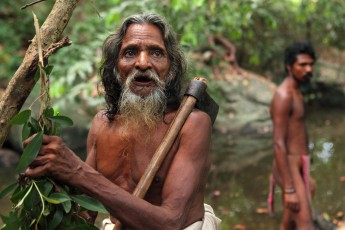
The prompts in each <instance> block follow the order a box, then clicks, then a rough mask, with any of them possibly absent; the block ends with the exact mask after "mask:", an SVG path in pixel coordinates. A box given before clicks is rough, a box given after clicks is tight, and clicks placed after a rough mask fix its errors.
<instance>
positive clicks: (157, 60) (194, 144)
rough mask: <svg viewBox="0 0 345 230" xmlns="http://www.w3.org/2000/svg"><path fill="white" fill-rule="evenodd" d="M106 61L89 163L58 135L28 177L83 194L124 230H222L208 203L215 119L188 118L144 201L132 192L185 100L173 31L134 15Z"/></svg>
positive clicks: (113, 38)
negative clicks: (46, 178)
mask: <svg viewBox="0 0 345 230" xmlns="http://www.w3.org/2000/svg"><path fill="white" fill-rule="evenodd" d="M103 55H104V62H103V65H102V67H101V71H100V72H101V77H102V84H103V86H104V89H105V99H106V103H107V109H106V110H104V111H100V112H99V113H98V114H97V115H96V116H95V118H94V120H93V122H92V126H91V129H90V131H89V135H88V140H87V159H86V163H84V162H83V161H81V160H80V159H79V158H78V157H77V156H76V155H75V154H74V153H73V152H72V151H71V150H70V149H69V148H68V147H67V146H65V145H64V143H63V142H62V140H61V139H60V138H59V137H54V136H44V138H43V147H42V148H41V150H40V153H39V156H38V157H37V158H36V160H35V161H34V162H33V164H32V165H31V166H32V167H30V168H29V169H27V170H26V175H28V176H29V177H34V178H35V177H39V176H43V175H50V176H52V177H53V178H55V179H56V180H59V181H61V182H63V183H66V184H69V185H71V186H74V187H76V188H78V189H80V190H81V191H82V192H84V193H85V194H88V195H90V196H93V197H94V198H96V199H98V200H99V201H101V202H102V203H103V204H104V206H105V207H106V208H107V210H108V211H109V213H110V215H111V222H112V223H115V220H116V219H117V220H119V221H120V222H121V223H122V226H124V227H126V228H127V229H150V230H153V229H160V230H161V229H166V230H168V229H174V230H175V229H217V226H218V224H219V222H220V220H219V219H218V218H217V217H215V216H214V214H213V210H212V208H211V207H209V206H207V205H204V192H205V184H206V178H207V172H208V170H209V167H210V157H209V149H210V137H211V120H210V117H209V116H208V115H207V114H206V113H204V112H202V111H199V110H197V109H195V110H193V112H192V113H191V114H190V116H189V117H188V119H187V121H186V122H185V124H184V126H183V128H182V130H181V131H180V133H179V135H178V137H177V138H176V140H175V142H174V143H173V146H172V147H171V149H170V150H169V152H168V155H167V157H166V158H165V160H164V162H163V164H162V166H161V167H160V169H159V171H158V173H157V174H156V176H155V178H154V180H153V183H152V184H151V186H150V188H149V190H148V192H147V194H146V196H145V198H144V199H139V198H137V197H134V196H133V195H132V194H131V193H132V192H133V190H134V189H135V187H136V185H137V183H138V181H139V180H140V178H141V176H142V175H143V173H144V171H145V168H146V166H147V165H148V163H149V162H150V160H151V158H152V156H153V154H154V152H155V150H156V149H157V147H158V146H159V144H160V142H161V140H162V138H163V136H164V134H165V133H166V132H167V130H168V128H169V124H170V123H171V122H172V120H173V117H174V115H175V113H176V110H177V108H178V106H179V104H180V101H181V98H180V95H181V88H182V83H183V81H184V80H185V72H186V64H185V60H184V57H183V54H182V52H181V48H180V46H179V44H178V41H177V40H176V38H175V35H174V33H173V31H172V30H171V28H170V26H169V25H168V24H167V23H166V22H165V21H164V20H163V18H162V17H160V16H158V15H155V14H144V15H134V16H131V17H129V18H127V19H125V21H124V22H123V24H122V25H121V27H120V28H119V29H118V30H117V32H115V33H114V34H111V35H110V36H109V37H108V38H107V39H106V41H105V43H104V46H103ZM26 143H27V142H26ZM111 222H110V221H109V222H105V223H104V224H105V226H104V227H105V228H106V229H107V228H111V229H112V228H113V227H114V225H113V224H112V223H111Z"/></svg>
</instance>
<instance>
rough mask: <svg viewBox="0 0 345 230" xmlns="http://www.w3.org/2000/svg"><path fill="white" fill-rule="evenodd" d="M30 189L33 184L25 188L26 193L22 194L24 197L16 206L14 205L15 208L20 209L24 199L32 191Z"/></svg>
mask: <svg viewBox="0 0 345 230" xmlns="http://www.w3.org/2000/svg"><path fill="white" fill-rule="evenodd" d="M32 187H33V184H31V186H30V187H29V186H28V187H27V188H28V190H27V191H26V193H25V194H24V196H23V197H22V198H21V200H20V201H19V202H18V203H17V205H16V207H15V208H18V207H20V206H21V205H22V204H23V203H24V201H25V199H26V197H27V196H28V195H29V194H30V192H31V190H32Z"/></svg>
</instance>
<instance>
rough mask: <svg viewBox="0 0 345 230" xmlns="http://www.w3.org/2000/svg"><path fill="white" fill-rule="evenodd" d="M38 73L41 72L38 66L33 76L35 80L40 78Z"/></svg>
mask: <svg viewBox="0 0 345 230" xmlns="http://www.w3.org/2000/svg"><path fill="white" fill-rule="evenodd" d="M40 74H41V73H40V68H37V70H36V73H35V77H34V79H35V81H36V82H37V81H38V80H39V79H40V77H41V75H40Z"/></svg>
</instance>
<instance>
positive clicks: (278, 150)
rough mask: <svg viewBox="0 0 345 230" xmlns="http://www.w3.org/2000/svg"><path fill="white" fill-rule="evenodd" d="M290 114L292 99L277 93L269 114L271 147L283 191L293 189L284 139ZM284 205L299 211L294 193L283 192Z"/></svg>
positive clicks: (282, 93) (284, 93) (283, 93)
mask: <svg viewBox="0 0 345 230" xmlns="http://www.w3.org/2000/svg"><path fill="white" fill-rule="evenodd" d="M291 112H292V98H291V97H290V96H289V95H288V94H287V93H286V92H279V91H277V92H276V93H275V95H274V98H273V102H272V107H271V113H272V121H273V147H274V156H275V162H276V165H277V168H278V171H279V174H280V175H281V178H282V183H283V184H282V186H283V188H282V189H283V191H286V190H290V189H295V188H294V184H293V180H292V177H291V173H290V169H289V162H288V159H287V155H288V153H287V146H286V138H287V132H288V125H289V117H290V114H291ZM284 201H285V205H286V206H287V207H288V208H290V209H291V210H298V209H299V202H298V198H297V195H296V193H295V192H294V193H285V192H284Z"/></svg>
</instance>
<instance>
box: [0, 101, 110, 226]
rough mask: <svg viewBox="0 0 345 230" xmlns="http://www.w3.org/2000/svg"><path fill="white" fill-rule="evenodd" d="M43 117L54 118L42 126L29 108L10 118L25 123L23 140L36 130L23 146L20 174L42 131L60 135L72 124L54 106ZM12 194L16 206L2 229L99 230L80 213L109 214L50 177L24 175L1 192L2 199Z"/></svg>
mask: <svg viewBox="0 0 345 230" xmlns="http://www.w3.org/2000/svg"><path fill="white" fill-rule="evenodd" d="M42 116H44V117H45V118H46V119H48V120H50V121H51V126H50V127H49V126H44V127H42V126H41V123H40V121H39V120H37V119H35V118H33V117H31V110H30V109H26V110H23V111H22V112H20V113H19V114H17V115H16V116H15V117H14V118H13V119H12V120H11V124H15V125H23V128H22V139H23V140H25V139H26V138H28V137H29V136H31V135H33V134H34V133H36V136H35V137H34V138H33V139H32V140H31V141H30V142H29V144H28V145H27V146H26V148H25V149H24V152H23V154H22V156H21V159H20V161H19V163H18V165H17V169H16V171H17V172H18V173H19V172H22V171H23V170H24V169H25V168H27V167H28V166H29V165H30V164H31V162H32V161H33V160H34V159H35V158H36V156H37V155H38V153H39V150H40V148H41V145H42V138H43V134H47V135H59V133H60V128H61V126H62V125H73V122H72V120H71V119H70V118H68V117H65V116H61V115H59V113H58V112H56V111H54V109H53V108H52V107H47V108H46V109H45V110H44V112H43V114H41V117H40V118H41V120H42ZM10 194H12V195H11V201H12V202H13V204H14V208H13V209H12V211H11V212H10V213H9V214H8V216H1V218H2V221H3V222H4V224H5V225H4V226H3V228H2V229H19V227H21V229H76V228H77V227H82V229H97V228H95V227H94V226H93V225H92V224H89V223H87V222H86V221H84V220H83V219H82V218H81V217H80V212H81V211H83V210H91V211H98V212H103V213H107V211H106V210H105V208H104V207H103V205H102V204H101V203H100V202H99V201H97V200H95V199H94V198H92V197H88V196H85V195H81V194H80V192H78V191H77V190H75V189H73V188H71V187H68V186H66V185H62V184H58V183H56V182H54V181H53V180H51V179H50V178H48V177H45V178H42V179H38V180H30V179H29V178H27V177H25V176H24V175H23V174H21V175H20V176H19V179H18V181H17V182H16V183H14V184H11V185H9V186H8V187H7V188H5V189H4V190H3V191H2V192H1V193H0V199H2V198H4V197H6V196H9V195H10ZM78 205H79V206H80V207H81V208H78Z"/></svg>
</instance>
